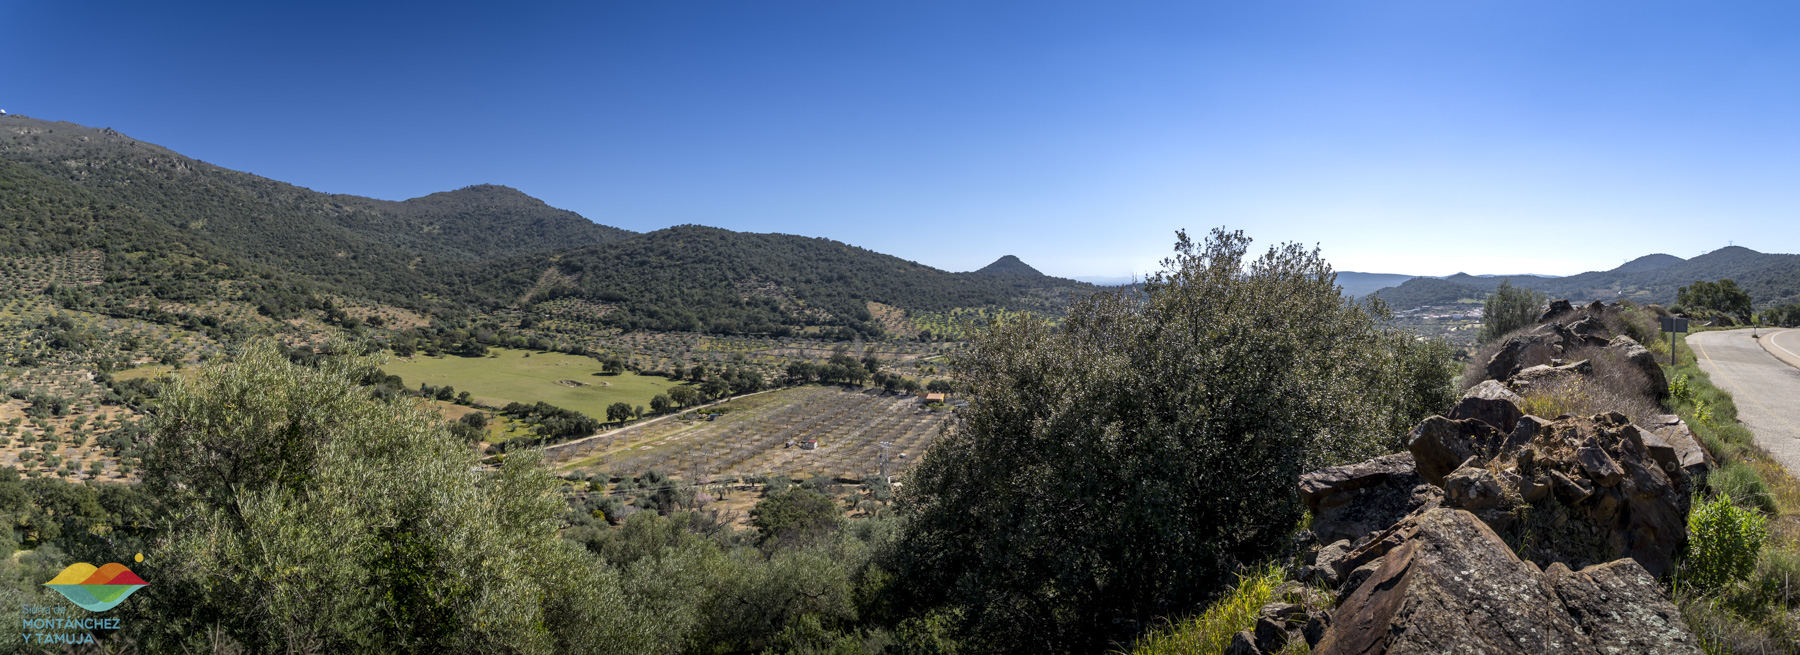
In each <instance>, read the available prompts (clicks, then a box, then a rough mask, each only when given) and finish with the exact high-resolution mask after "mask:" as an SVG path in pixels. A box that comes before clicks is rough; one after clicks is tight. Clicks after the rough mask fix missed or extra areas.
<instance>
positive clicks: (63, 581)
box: [44, 562, 150, 612]
mask: <svg viewBox="0 0 1800 655" xmlns="http://www.w3.org/2000/svg"><path fill="white" fill-rule="evenodd" d="M44 586H46V587H49V588H51V589H55V590H56V593H59V594H62V595H63V598H67V599H69V602H72V603H75V604H76V605H80V606H81V607H82V609H85V610H87V611H90V612H104V611H106V610H109V609H112V608H114V607H118V606H119V603H123V602H125V599H126V598H130V597H131V594H132V592H135V591H137V590H139V589H142V588H144V587H148V586H150V585H149V584H148V583H146V582H144V579H143V578H140V577H137V574H136V573H132V572H131V569H128V568H125V565H124V564H108V565H106V566H102V567H100V568H94V565H92V564H88V563H86V562H78V563H75V564H70V565H69V568H66V569H63V571H62V573H58V574H56V578H54V579H52V580H51V581H49V582H46V583H44Z"/></svg>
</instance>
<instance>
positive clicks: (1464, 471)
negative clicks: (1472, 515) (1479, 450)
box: [1444, 466, 1517, 511]
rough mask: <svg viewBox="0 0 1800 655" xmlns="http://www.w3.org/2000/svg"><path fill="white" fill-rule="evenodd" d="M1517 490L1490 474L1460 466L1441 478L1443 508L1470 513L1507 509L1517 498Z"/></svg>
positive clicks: (1481, 469) (1480, 469)
mask: <svg viewBox="0 0 1800 655" xmlns="http://www.w3.org/2000/svg"><path fill="white" fill-rule="evenodd" d="M1516 490H1517V486H1515V485H1509V484H1506V483H1505V482H1502V481H1501V478H1500V476H1498V475H1495V474H1494V472H1493V471H1489V470H1487V469H1484V468H1476V467H1473V466H1469V467H1463V468H1460V469H1457V470H1456V471H1455V472H1453V473H1451V474H1450V475H1448V476H1446V477H1445V478H1444V505H1446V506H1449V507H1458V508H1462V509H1466V510H1471V511H1473V510H1479V509H1508V508H1511V507H1512V506H1513V505H1514V502H1513V501H1514V500H1515V499H1516V498H1517V492H1516Z"/></svg>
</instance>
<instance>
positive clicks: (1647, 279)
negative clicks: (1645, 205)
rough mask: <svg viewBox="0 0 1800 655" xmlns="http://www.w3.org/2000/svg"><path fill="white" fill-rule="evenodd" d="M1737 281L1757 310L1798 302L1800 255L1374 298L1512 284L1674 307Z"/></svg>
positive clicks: (1742, 254)
mask: <svg viewBox="0 0 1800 655" xmlns="http://www.w3.org/2000/svg"><path fill="white" fill-rule="evenodd" d="M1726 278H1730V279H1733V280H1737V282H1738V285H1739V286H1742V287H1743V288H1744V289H1745V290H1746V291H1748V292H1749V293H1750V297H1751V298H1752V299H1753V300H1754V301H1755V304H1756V306H1757V307H1758V308H1763V307H1771V306H1776V305H1783V304H1787V303H1792V302H1800V255H1784V254H1769V253H1761V252H1757V251H1754V250H1751V249H1749V248H1744V247H1741V246H1734V247H1730V248H1721V249H1719V250H1715V251H1713V252H1709V253H1706V254H1704V255H1701V256H1699V257H1695V258H1693V259H1685V260H1684V259H1682V258H1680V257H1675V256H1673V255H1665V254H1655V255H1646V256H1643V257H1639V258H1637V259H1634V260H1632V261H1630V262H1626V263H1625V264H1623V265H1621V266H1619V267H1618V268H1614V269H1612V270H1609V271H1592V272H1587V273H1582V274H1580V275H1571V276H1568V277H1542V276H1529V275H1515V276H1505V277H1477V276H1474V275H1467V274H1463V273H1458V274H1456V275H1452V276H1450V277H1447V278H1444V279H1443V280H1440V281H1433V282H1427V281H1424V280H1426V278H1415V279H1413V280H1409V281H1407V282H1405V283H1403V284H1400V285H1399V286H1395V287H1389V288H1386V289H1382V290H1380V291H1378V292H1376V293H1375V294H1372V295H1375V296H1377V297H1380V298H1381V299H1383V300H1385V301H1387V303H1388V305H1389V306H1390V307H1392V308H1394V309H1396V310H1406V309H1411V308H1414V307H1420V306H1424V305H1434V304H1444V303H1449V302H1455V300H1456V299H1459V298H1467V299H1481V298H1485V297H1486V296H1487V294H1489V293H1492V292H1493V290H1494V289H1495V288H1496V287H1498V286H1499V285H1500V283H1501V282H1502V281H1510V282H1512V284H1514V285H1516V286H1522V287H1527V288H1531V289H1536V290H1539V291H1542V292H1544V293H1545V294H1547V295H1549V296H1551V297H1553V298H1568V299H1570V300H1572V301H1576V302H1590V301H1594V300H1604V301H1613V300H1618V299H1621V298H1623V299H1629V300H1631V301H1633V302H1637V303H1640V304H1645V303H1658V304H1664V305H1668V304H1673V303H1674V302H1675V296H1676V290H1678V289H1679V288H1681V287H1684V286H1687V285H1689V284H1693V283H1694V282H1698V281H1702V280H1706V281H1713V280H1720V279H1726Z"/></svg>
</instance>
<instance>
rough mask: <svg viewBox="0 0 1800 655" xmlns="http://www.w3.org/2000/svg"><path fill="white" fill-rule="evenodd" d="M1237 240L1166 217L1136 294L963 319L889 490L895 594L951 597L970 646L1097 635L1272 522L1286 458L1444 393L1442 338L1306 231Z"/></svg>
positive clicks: (1181, 604)
mask: <svg viewBox="0 0 1800 655" xmlns="http://www.w3.org/2000/svg"><path fill="white" fill-rule="evenodd" d="M1248 246H1249V239H1247V238H1246V237H1244V236H1243V234H1242V233H1239V232H1226V231H1223V230H1217V231H1214V232H1213V233H1212V235H1211V236H1210V238H1208V239H1207V240H1206V241H1205V242H1204V243H1194V242H1192V241H1190V240H1189V239H1188V237H1187V235H1186V234H1185V233H1182V234H1180V235H1179V237H1178V241H1177V244H1176V253H1175V256H1174V257H1173V258H1171V259H1169V260H1166V261H1165V262H1164V265H1165V267H1166V270H1165V271H1164V272H1162V273H1159V274H1157V275H1155V276H1153V277H1151V278H1150V279H1149V280H1148V281H1147V282H1146V283H1145V284H1144V293H1143V296H1142V297H1135V296H1131V295H1126V294H1122V293H1121V294H1098V295H1095V296H1090V297H1088V298H1085V299H1081V300H1079V301H1077V302H1076V303H1075V304H1074V306H1073V307H1072V308H1071V311H1070V313H1069V316H1068V318H1067V320H1066V321H1065V322H1064V323H1063V324H1062V325H1061V326H1060V328H1053V327H1052V326H1051V325H1049V324H1047V323H1045V322H1043V321H1037V320H1020V321H1013V322H1008V323H1006V324H1003V325H1000V326H998V327H995V328H993V329H992V330H990V331H989V332H988V333H987V334H986V335H985V336H983V337H981V338H980V339H978V340H977V342H976V343H975V344H974V347H973V349H972V351H971V352H970V353H969V354H967V355H966V356H964V357H962V358H961V359H960V360H959V361H958V362H957V365H958V366H959V371H960V374H961V377H960V378H959V383H958V390H959V391H960V392H962V393H963V394H964V397H965V398H966V399H968V401H969V406H968V407H967V408H965V409H964V410H962V411H959V412H958V413H957V419H956V420H955V425H954V427H953V428H950V429H947V430H946V432H945V434H944V435H943V436H942V437H940V439H939V440H938V442H937V443H936V444H935V445H934V446H933V447H932V448H931V450H929V451H927V452H926V455H925V457H924V459H923V461H922V462H921V463H920V464H919V466H918V468H917V469H916V470H915V471H914V474H913V476H912V479H911V480H910V481H909V484H908V485H907V486H906V488H905V491H904V492H903V494H902V501H903V507H902V514H903V521H904V525H903V528H902V530H903V534H902V537H901V538H900V539H899V540H898V542H899V543H903V544H906V546H905V548H904V549H902V550H901V551H899V552H897V553H896V554H895V559H896V562H895V566H896V568H897V575H899V576H900V577H899V580H898V582H897V583H896V585H895V587H896V589H899V590H902V591H901V593H902V594H903V595H906V596H908V598H907V599H906V600H905V601H903V603H902V604H903V605H905V606H914V607H950V608H954V612H955V614H956V615H957V616H960V617H961V621H960V625H959V628H960V629H961V630H962V631H963V633H964V634H966V635H967V636H968V637H969V638H970V639H971V643H973V644H974V645H976V647H978V648H979V649H981V650H983V651H1002V652H1096V651H1099V650H1104V649H1105V648H1107V647H1108V645H1109V644H1111V643H1113V641H1114V640H1122V639H1125V638H1128V637H1129V636H1130V634H1131V633H1132V632H1133V631H1134V630H1136V629H1138V628H1140V627H1142V626H1143V625H1145V622H1147V621H1151V620H1153V619H1154V617H1156V616H1160V615H1163V614H1166V613H1169V612H1174V611H1179V610H1182V609H1186V608H1190V607H1192V606H1193V604H1194V603H1195V602H1198V601H1201V600H1204V599H1205V598H1207V597H1208V595H1209V594H1212V593H1214V592H1215V591H1217V590H1218V589H1219V588H1220V586H1221V585H1222V584H1223V583H1224V582H1226V581H1227V579H1228V575H1227V573H1228V572H1229V571H1231V570H1233V568H1234V567H1235V566H1236V565H1237V564H1238V563H1239V562H1249V561H1254V560H1255V559H1257V558H1259V557H1261V555H1262V553H1265V552H1267V549H1269V548H1271V547H1272V546H1274V545H1275V544H1277V543H1279V542H1280V541H1282V540H1283V539H1285V538H1286V537H1287V534H1288V528H1289V527H1291V526H1293V525H1294V524H1295V523H1296V521H1298V519H1299V518H1300V517H1301V515H1302V507H1301V505H1300V502H1299V500H1298V495H1297V491H1296V489H1295V486H1294V480H1295V479H1296V478H1297V477H1298V476H1299V475H1300V474H1301V473H1303V472H1305V471H1306V470H1309V469H1310V468H1312V467H1316V466H1321V465H1327V464H1336V463H1342V462H1346V461H1354V460H1357V459H1360V458H1364V457H1367V456H1371V455H1377V454H1381V453H1384V452H1391V451H1393V450H1396V449H1398V448H1399V447H1400V439H1401V437H1402V436H1403V435H1404V434H1405V433H1406V430H1407V428H1408V427H1409V426H1410V425H1411V424H1412V423H1413V422H1414V421H1416V420H1418V419H1419V418H1422V417H1423V416H1425V415H1428V414H1430V413H1434V412H1437V411H1442V410H1443V409H1445V408H1447V405H1448V403H1449V400H1450V397H1451V396H1450V383H1451V377H1452V371H1451V369H1450V367H1449V366H1448V365H1447V364H1448V354H1449V353H1448V346H1447V345H1445V344H1443V343H1442V342H1434V341H1421V340H1418V339H1416V338H1415V337H1413V336H1412V335H1410V334H1403V333H1399V332H1395V331H1392V330H1389V329H1385V328H1383V327H1382V326H1381V323H1380V320H1381V319H1382V318H1384V314H1385V310H1384V309H1383V308H1382V307H1381V306H1380V305H1379V303H1377V304H1376V305H1375V306H1374V307H1368V308H1365V307H1363V306H1361V305H1357V304H1351V303H1349V302H1346V300H1345V299H1343V298H1342V297H1341V296H1340V290H1339V289H1338V287H1337V286H1336V285H1335V284H1334V282H1333V279H1334V277H1333V274H1332V271H1331V269H1330V267H1329V266H1328V265H1327V264H1326V263H1325V262H1324V261H1323V260H1322V259H1321V258H1320V256H1319V254H1318V252H1317V251H1307V250H1303V249H1301V248H1300V247H1298V246H1296V245H1292V244H1288V245H1283V246H1279V247H1276V248H1272V249H1270V250H1269V251H1268V252H1267V253H1266V254H1264V255H1262V256H1261V257H1259V258H1256V259H1253V260H1252V259H1247V257H1246V256H1247V254H1248Z"/></svg>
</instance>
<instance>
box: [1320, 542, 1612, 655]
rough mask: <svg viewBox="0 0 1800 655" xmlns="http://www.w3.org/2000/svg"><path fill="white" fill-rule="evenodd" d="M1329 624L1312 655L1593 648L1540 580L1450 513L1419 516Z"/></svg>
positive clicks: (1584, 650) (1506, 550) (1501, 544)
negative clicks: (1404, 537)
mask: <svg viewBox="0 0 1800 655" xmlns="http://www.w3.org/2000/svg"><path fill="white" fill-rule="evenodd" d="M1331 619H1332V620H1331V626H1330V627H1328V628H1326V629H1325V634H1324V635H1323V637H1322V638H1321V639H1320V640H1319V643H1318V645H1317V646H1316V647H1314V648H1313V653H1315V655H1340V654H1342V655H1351V654H1354V655H1365V654H1372V653H1389V654H1392V655H1403V654H1408V653H1449V652H1469V653H1561V652H1575V653H1588V652H1595V651H1594V650H1593V645H1592V643H1591V642H1590V641H1589V639H1588V638H1587V636H1586V635H1583V634H1582V633H1581V631H1580V629H1579V628H1578V627H1577V625H1576V624H1575V622H1574V620H1573V619H1571V618H1570V617H1569V615H1568V614H1567V613H1566V612H1564V611H1562V609H1561V603H1560V602H1559V601H1558V599H1557V596H1556V592H1555V591H1554V590H1553V589H1552V588H1551V586H1550V584H1549V583H1548V582H1547V581H1546V580H1544V578H1543V574H1541V573H1539V572H1538V570H1537V569H1536V568H1535V567H1532V566H1531V565H1529V564H1527V563H1525V562H1523V561H1520V560H1519V558H1518V557H1517V556H1515V555H1513V551H1512V549H1511V548H1510V547H1508V546H1507V545H1506V542H1504V541H1502V540H1501V539H1500V537H1499V535H1496V534H1494V531H1493V530H1490V529H1489V528H1488V526H1487V524H1485V523H1483V522H1482V521H1481V520H1480V519H1478V518H1476V517H1475V515H1473V514H1470V513H1468V512H1465V511H1462V510H1457V509H1450V508H1438V509H1435V510H1431V511H1429V512H1426V513H1425V514H1423V515H1421V516H1420V517H1418V518H1417V520H1416V524H1415V526H1413V530H1412V534H1411V535H1410V536H1409V537H1408V538H1407V539H1406V540H1405V541H1404V543H1402V544H1401V545H1400V546H1398V547H1396V548H1394V549H1393V550H1391V551H1389V552H1388V553H1387V555H1386V556H1385V557H1383V558H1382V562H1381V565H1380V566H1379V567H1378V568H1377V569H1376V570H1375V572H1374V573H1373V574H1372V575H1370V576H1369V579H1368V580H1366V581H1364V582H1363V583H1362V585H1361V586H1360V587H1358V588H1357V590H1356V592H1355V593H1353V594H1351V595H1350V596H1349V597H1348V598H1346V599H1345V600H1344V601H1343V602H1342V603H1341V604H1340V605H1339V606H1338V609H1337V610H1336V611H1334V612H1333V613H1332V616H1331Z"/></svg>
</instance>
